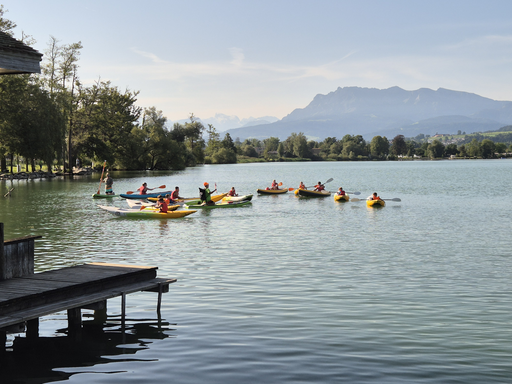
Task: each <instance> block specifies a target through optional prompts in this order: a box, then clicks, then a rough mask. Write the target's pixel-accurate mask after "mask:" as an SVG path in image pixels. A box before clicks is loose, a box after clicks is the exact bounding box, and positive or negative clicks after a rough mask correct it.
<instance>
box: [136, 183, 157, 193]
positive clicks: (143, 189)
mask: <svg viewBox="0 0 512 384" xmlns="http://www.w3.org/2000/svg"><path fill="white" fill-rule="evenodd" d="M153 189H155V188H148V184H147V183H142V186H141V187H139V188H138V189H137V191H139V194H140V195H147V192H148V191H152V190H153Z"/></svg>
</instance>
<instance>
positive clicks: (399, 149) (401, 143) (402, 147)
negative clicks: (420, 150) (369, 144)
mask: <svg viewBox="0 0 512 384" xmlns="http://www.w3.org/2000/svg"><path fill="white" fill-rule="evenodd" d="M389 152H391V154H392V155H395V156H403V155H406V154H407V144H406V142H405V137H404V135H396V136H395V137H394V138H393V140H392V141H391V146H390V148H389Z"/></svg>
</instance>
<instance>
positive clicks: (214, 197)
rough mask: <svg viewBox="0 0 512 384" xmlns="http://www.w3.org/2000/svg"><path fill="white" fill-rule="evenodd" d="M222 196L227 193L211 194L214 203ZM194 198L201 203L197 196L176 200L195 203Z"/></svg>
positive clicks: (153, 198)
mask: <svg viewBox="0 0 512 384" xmlns="http://www.w3.org/2000/svg"><path fill="white" fill-rule="evenodd" d="M224 196H227V193H220V194H218V195H213V196H212V201H213V202H215V203H216V202H217V201H220V200H222V198H223V197H224ZM148 200H149V201H158V199H157V198H156V197H150V198H149V199H148ZM196 200H197V201H199V203H198V204H201V202H200V200H199V197H189V198H186V199H178V202H180V203H181V202H185V203H187V204H190V203H191V202H194V204H195V202H196Z"/></svg>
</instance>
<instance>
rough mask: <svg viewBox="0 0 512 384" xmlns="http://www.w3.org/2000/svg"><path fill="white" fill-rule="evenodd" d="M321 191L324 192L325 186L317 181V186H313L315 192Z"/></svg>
mask: <svg viewBox="0 0 512 384" xmlns="http://www.w3.org/2000/svg"><path fill="white" fill-rule="evenodd" d="M323 190H325V186H324V185H323V184H322V182H321V181H319V182H318V184H317V185H315V191H317V192H321V191H323Z"/></svg>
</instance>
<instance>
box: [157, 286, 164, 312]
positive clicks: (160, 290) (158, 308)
mask: <svg viewBox="0 0 512 384" xmlns="http://www.w3.org/2000/svg"><path fill="white" fill-rule="evenodd" d="M162 291H163V286H162V283H158V302H157V303H156V313H158V316H160V308H161V307H162Z"/></svg>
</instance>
